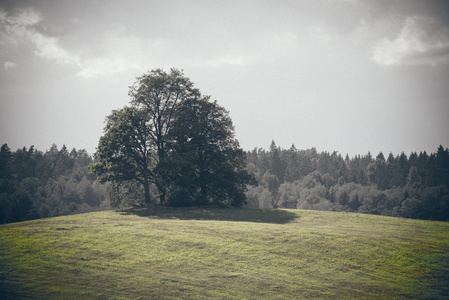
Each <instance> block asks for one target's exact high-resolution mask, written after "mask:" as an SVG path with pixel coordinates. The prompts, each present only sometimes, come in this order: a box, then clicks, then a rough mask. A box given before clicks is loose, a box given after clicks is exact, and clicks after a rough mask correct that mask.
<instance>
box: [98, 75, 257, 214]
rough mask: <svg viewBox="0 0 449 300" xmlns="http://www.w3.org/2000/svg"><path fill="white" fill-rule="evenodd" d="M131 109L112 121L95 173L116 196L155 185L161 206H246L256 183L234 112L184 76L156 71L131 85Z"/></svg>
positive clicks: (111, 117) (147, 199)
mask: <svg viewBox="0 0 449 300" xmlns="http://www.w3.org/2000/svg"><path fill="white" fill-rule="evenodd" d="M129 95H130V97H131V101H130V106H126V107H124V108H123V109H120V110H115V111H113V112H112V114H111V115H109V116H108V117H107V118H106V127H105V129H104V135H103V136H102V137H101V138H100V141H99V146H98V148H97V152H96V153H95V157H96V159H97V162H96V163H95V164H93V165H92V167H91V171H92V173H93V174H96V175H98V176H99V178H100V180H101V181H103V182H107V181H110V182H112V183H113V184H114V185H113V186H114V187H115V188H116V190H117V191H120V187H126V189H128V190H129V189H134V190H135V189H139V188H140V189H143V191H144V193H143V194H144V195H145V198H144V199H145V202H150V201H151V196H150V194H151V185H152V184H153V185H154V186H155V187H156V188H155V189H153V191H154V193H155V192H157V193H158V195H159V200H160V203H161V204H165V203H166V197H167V195H168V196H169V198H168V202H167V203H168V204H171V205H207V204H210V203H215V204H229V205H234V206H241V205H243V204H244V203H245V193H244V192H245V187H246V184H248V183H251V182H252V177H251V176H250V174H249V173H248V172H247V171H246V169H245V156H244V152H243V150H242V149H241V148H240V147H239V144H238V141H237V140H236V139H235V136H234V127H233V125H232V121H231V119H230V117H229V114H228V112H227V111H226V109H224V108H223V107H221V106H219V105H218V104H217V102H216V101H215V102H212V101H210V97H209V96H202V95H201V93H200V91H199V90H198V89H196V88H194V85H193V83H192V82H191V81H190V79H189V78H187V77H185V76H184V74H183V72H182V71H179V70H176V69H171V71H170V72H169V73H167V72H165V71H163V70H161V69H156V70H152V71H150V72H148V73H146V74H144V75H143V76H141V77H138V78H137V81H136V82H135V83H134V85H132V86H131V87H130V92H129Z"/></svg>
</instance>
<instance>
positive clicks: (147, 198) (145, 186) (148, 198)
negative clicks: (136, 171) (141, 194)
mask: <svg viewBox="0 0 449 300" xmlns="http://www.w3.org/2000/svg"><path fill="white" fill-rule="evenodd" d="M143 189H144V191H145V203H147V204H149V203H150V202H151V196H150V183H149V182H148V179H147V178H145V180H144V183H143Z"/></svg>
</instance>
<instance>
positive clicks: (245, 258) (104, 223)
mask: <svg viewBox="0 0 449 300" xmlns="http://www.w3.org/2000/svg"><path fill="white" fill-rule="evenodd" d="M0 267H1V269H0V271H1V273H0V274H1V275H0V298H3V299H4V298H38V299H46V298H56V299H80V298H82V299H86V298H87V299H89V298H92V299H126V298H131V299H138V298H142V299H151V298H157V299H161V298H162V299H179V298H184V299H258V298H259V299H292V298H295V299H298V298H331V299H335V298H339V299H342V298H357V299H358V298H369V299H392V298H420V299H448V298H449V288H448V282H449V223H445V222H432V221H419V220H408V219H400V218H389V217H380V216H372V215H362V214H353V213H337V212H322V211H304V210H250V209H222V208H206V209H196V208H183V209H167V208H163V207H155V208H152V209H149V210H147V209H140V210H139V209H134V210H126V211H105V212H95V213H89V214H81V215H73V216H65V217H58V218H51V219H41V220H36V221H29V222H23V223H15V224H8V225H2V226H0Z"/></svg>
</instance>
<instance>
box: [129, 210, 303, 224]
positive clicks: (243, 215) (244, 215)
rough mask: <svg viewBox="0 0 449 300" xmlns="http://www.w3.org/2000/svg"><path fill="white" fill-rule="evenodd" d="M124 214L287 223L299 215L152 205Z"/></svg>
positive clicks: (286, 212)
mask: <svg viewBox="0 0 449 300" xmlns="http://www.w3.org/2000/svg"><path fill="white" fill-rule="evenodd" d="M121 213H122V214H126V215H128V214H134V215H138V216H141V217H147V218H152V219H177V220H213V221H234V222H257V223H273V224H286V223H289V222H292V221H293V220H295V219H297V218H298V217H299V216H298V215H297V214H295V213H293V212H290V211H286V210H279V209H250V208H216V207H188V208H179V207H165V206H150V207H146V208H130V209H124V210H121Z"/></svg>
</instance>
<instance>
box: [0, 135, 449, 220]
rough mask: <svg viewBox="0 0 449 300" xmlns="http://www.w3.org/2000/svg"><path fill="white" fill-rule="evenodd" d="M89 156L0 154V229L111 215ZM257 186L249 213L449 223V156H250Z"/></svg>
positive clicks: (276, 150) (276, 151) (284, 152)
mask: <svg viewBox="0 0 449 300" xmlns="http://www.w3.org/2000/svg"><path fill="white" fill-rule="evenodd" d="M93 162H94V159H93V158H92V156H91V155H90V154H89V153H87V151H86V150H76V149H72V150H71V151H68V149H67V148H66V147H65V146H63V147H62V148H61V149H58V147H57V146H56V145H52V147H51V148H50V150H47V151H46V152H42V151H39V150H36V149H35V148H34V147H33V146H31V147H29V148H28V149H27V148H26V147H23V148H22V149H17V150H16V151H14V152H12V151H11V149H10V148H9V147H8V145H7V144H4V145H3V146H2V147H1V151H0V223H9V222H19V221H25V220H31V219H38V218H45V217H53V216H60V215H68V214H75V213H82V212H90V211H96V210H101V209H110V208H111V205H110V200H109V198H110V196H111V195H110V193H111V191H110V189H109V187H110V185H108V184H99V183H98V182H97V177H96V176H94V175H92V174H89V165H91V164H92V163H93ZM246 163H247V169H248V170H249V171H250V172H252V173H253V174H254V175H255V177H256V179H257V182H258V184H257V185H255V186H248V187H247V191H246V196H247V202H248V204H247V206H248V207H252V208H299V209H317V210H333V211H349V212H360V213H368V214H377V215H386V216H395V217H405V218H418V219H430V220H443V221H449V149H447V148H446V149H444V148H443V147H442V146H440V147H439V148H438V149H437V152H436V153H431V154H427V153H426V152H421V153H419V154H417V153H411V154H410V155H409V156H407V155H405V154H404V153H401V154H400V155H396V156H394V155H393V154H392V153H390V154H389V155H388V156H386V157H385V156H384V154H383V153H379V154H378V155H377V156H375V157H373V156H372V155H371V154H370V153H368V154H367V155H362V156H361V155H356V156H355V157H352V158H349V157H348V155H346V156H345V157H344V158H343V157H342V156H341V155H340V154H339V153H337V152H333V153H329V152H321V153H319V152H317V150H316V149H315V148H312V149H307V150H298V149H296V148H295V147H294V146H292V147H291V148H290V149H282V148H280V147H277V146H276V144H275V142H272V144H271V146H270V149H269V150H264V149H254V150H253V151H248V152H246Z"/></svg>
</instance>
